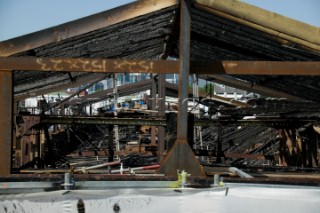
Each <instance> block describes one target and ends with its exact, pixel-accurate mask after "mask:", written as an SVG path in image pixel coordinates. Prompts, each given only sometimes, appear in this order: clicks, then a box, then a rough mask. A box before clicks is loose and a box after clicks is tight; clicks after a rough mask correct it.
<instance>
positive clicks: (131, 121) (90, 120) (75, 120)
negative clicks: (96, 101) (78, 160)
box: [40, 116, 166, 126]
mask: <svg viewBox="0 0 320 213" xmlns="http://www.w3.org/2000/svg"><path fill="white" fill-rule="evenodd" d="M40 123H45V124H96V125H132V126H135V125H148V126H166V120H164V119H161V120H158V119H157V120H156V119H150V118H107V117H70V116H63V117H62V116H57V117H52V116H45V117H41V121H40Z"/></svg>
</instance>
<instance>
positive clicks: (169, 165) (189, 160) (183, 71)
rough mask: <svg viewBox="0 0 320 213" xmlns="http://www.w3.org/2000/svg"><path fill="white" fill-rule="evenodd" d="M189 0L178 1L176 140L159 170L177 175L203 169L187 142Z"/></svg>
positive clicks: (201, 172) (198, 174) (199, 171)
mask: <svg viewBox="0 0 320 213" xmlns="http://www.w3.org/2000/svg"><path fill="white" fill-rule="evenodd" d="M190 2H191V1H190V0H181V1H180V50H179V60H180V61H179V63H180V64H179V65H180V70H179V112H178V128H177V141H176V142H175V144H174V146H173V147H172V149H170V151H169V152H168V155H167V156H166V158H165V159H164V160H163V161H162V163H161V167H160V172H161V173H164V174H166V175H177V170H185V171H186V172H187V173H189V174H191V175H194V176H200V175H204V170H203V168H202V166H201V165H200V163H199V161H198V159H196V157H195V155H194V153H193V151H192V150H191V147H190V146H189V144H188V137H187V135H188V134H187V131H188V83H189V82H188V81H189V69H190V28H191V18H190Z"/></svg>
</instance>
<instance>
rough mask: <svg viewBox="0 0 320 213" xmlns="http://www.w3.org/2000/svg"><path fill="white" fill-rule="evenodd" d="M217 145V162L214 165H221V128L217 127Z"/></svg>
mask: <svg viewBox="0 0 320 213" xmlns="http://www.w3.org/2000/svg"><path fill="white" fill-rule="evenodd" d="M217 131H218V144H217V160H216V163H221V158H222V157H223V152H222V126H221V125H219V126H218V129H217Z"/></svg>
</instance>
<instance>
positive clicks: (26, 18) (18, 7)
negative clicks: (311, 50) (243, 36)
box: [0, 0, 320, 41]
mask: <svg viewBox="0 0 320 213" xmlns="http://www.w3.org/2000/svg"><path fill="white" fill-rule="evenodd" d="M221 1H223V0H221ZM242 1H244V2H247V3H249V4H253V5H256V6H258V7H261V8H264V9H267V10H270V11H273V12H276V13H280V14H282V15H285V16H288V17H291V18H294V19H297V20H301V21H303V22H306V23H309V24H312V25H315V26H318V27H320V12H319V9H320V0H242ZM128 2H132V0H0V41H3V40H7V39H10V38H13V37H17V36H20V35H24V34H28V33H31V32H34V31H38V30H41V29H45V28H48V27H52V26H56V25H58V24H62V23H65V22H68V21H71V20H75V19H78V18H82V17H85V16H88V15H91V14H94V13H98V12H101V11H104V10H108V9H111V8H114V7H117V6H119V5H123V4H126V3H128ZM317 10H318V11H317Z"/></svg>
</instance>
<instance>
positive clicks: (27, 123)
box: [16, 115, 315, 136]
mask: <svg viewBox="0 0 320 213" xmlns="http://www.w3.org/2000/svg"><path fill="white" fill-rule="evenodd" d="M17 117H19V118H17ZM16 120H20V121H24V122H20V123H19V124H16V129H17V136H23V135H24V133H26V132H28V131H29V130H30V129H31V128H34V126H36V125H37V124H86V125H132V126H136V125H138V126H139V125H146V126H162V127H165V126H167V125H168V124H167V122H168V121H167V120H165V119H153V118H110V117H79V116H39V115H18V116H16ZM312 122H315V121H314V120H311V119H303V118H301V119H299V120H290V119H279V118H273V119H271V118H270V119H253V120H245V119H225V120H221V119H211V120H195V121H194V125H195V126H215V127H219V126H269V127H275V128H286V127H300V126H302V125H303V124H307V123H312Z"/></svg>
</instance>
